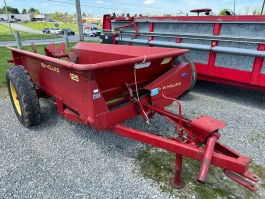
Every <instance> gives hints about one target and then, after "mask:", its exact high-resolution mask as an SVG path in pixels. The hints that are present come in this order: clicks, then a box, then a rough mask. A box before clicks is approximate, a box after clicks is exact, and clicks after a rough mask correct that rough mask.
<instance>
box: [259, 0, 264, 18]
mask: <svg viewBox="0 0 265 199" xmlns="http://www.w3.org/2000/svg"><path fill="white" fill-rule="evenodd" d="M264 5H265V0H263V4H262V8H261V12H260V14H261V15H262V14H263V10H264Z"/></svg>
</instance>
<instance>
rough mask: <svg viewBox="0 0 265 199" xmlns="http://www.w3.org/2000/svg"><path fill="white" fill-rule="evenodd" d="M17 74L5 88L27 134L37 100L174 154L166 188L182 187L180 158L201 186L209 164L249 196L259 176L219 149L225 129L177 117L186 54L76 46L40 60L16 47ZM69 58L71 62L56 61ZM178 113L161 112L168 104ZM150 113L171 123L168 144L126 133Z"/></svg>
mask: <svg viewBox="0 0 265 199" xmlns="http://www.w3.org/2000/svg"><path fill="white" fill-rule="evenodd" d="M9 49H10V50H11V51H12V56H13V60H12V62H13V63H14V65H15V66H14V67H11V68H9V69H8V70H7V86H8V90H9V94H10V99H11V101H12V104H13V107H14V110H15V113H16V115H17V117H18V119H19V121H20V122H21V123H22V124H23V125H25V126H26V127H29V126H32V125H36V124H38V123H39V122H40V120H39V119H40V107H39V102H38V99H39V97H53V98H54V99H55V101H56V104H57V108H58V113H59V114H61V115H62V116H63V117H65V118H68V119H70V120H73V121H76V122H79V123H82V124H85V125H88V126H93V127H94V128H96V129H97V130H106V129H107V130H111V131H113V132H114V133H116V134H118V135H121V136H124V137H127V138H131V139H134V140H138V141H141V142H143V143H146V144H150V145H152V146H155V147H159V148H162V149H165V150H168V151H171V152H173V153H176V174H175V176H174V177H173V178H172V180H171V184H172V185H173V186H174V187H176V188H181V187H182V186H183V183H182V182H183V181H182V179H181V170H182V157H183V156H185V157H189V158H192V159H195V160H198V161H200V162H201V167H200V170H199V173H198V176H197V180H198V181H200V182H205V180H206V177H207V174H208V169H209V166H210V165H214V166H218V167H221V168H223V169H224V173H225V174H226V175H227V176H228V177H230V178H231V179H233V180H235V181H236V182H238V183H239V184H241V185H243V186H245V187H246V188H248V189H249V190H252V191H253V190H255V189H256V186H255V185H254V184H253V183H252V182H251V181H253V182H257V181H258V177H257V176H256V175H254V174H253V173H252V172H250V171H249V170H248V167H249V164H250V162H251V160H250V159H249V158H248V157H245V156H243V155H241V154H239V153H237V152H235V151H233V150H232V149H230V148H228V147H227V146H225V145H223V144H221V143H219V142H218V141H217V140H218V139H219V138H220V134H219V133H218V130H219V129H220V128H223V127H224V126H225V124H224V123H223V122H221V121H218V120H215V119H213V118H211V117H209V116H200V117H198V118H195V119H193V120H189V119H186V118H184V117H183V116H182V109H181V104H180V102H179V101H178V100H176V98H178V97H179V96H181V95H182V94H183V93H185V92H186V91H187V90H189V89H190V87H192V84H193V83H194V82H193V81H194V77H193V75H194V68H193V65H192V62H190V60H187V59H185V53H187V52H188V50H185V49H174V48H149V47H137V46H118V45H107V44H105V45H104V44H91V43H78V44H76V45H75V46H74V47H73V48H72V51H71V53H69V54H68V53H66V52H65V51H64V50H62V49H64V48H63V47H62V46H61V47H59V50H57V51H56V50H55V49H54V46H53V45H50V46H49V47H48V48H46V54H47V55H49V56H47V55H40V54H37V53H33V52H28V51H24V50H20V49H16V48H9ZM63 57H67V59H68V60H62V59H60V58H63ZM174 101H175V102H176V103H177V104H178V106H179V109H178V114H174V113H170V112H168V111H166V110H164V108H165V107H166V106H168V105H170V104H171V103H172V102H174ZM155 113H158V114H160V115H162V116H164V117H166V118H167V119H169V120H170V121H171V122H172V123H173V124H174V125H175V126H176V127H177V131H178V133H177V134H176V136H175V137H173V138H171V139H169V138H165V137H161V136H158V135H154V134H152V133H149V132H143V131H140V130H137V129H132V128H130V127H127V126H124V125H122V124H121V122H123V121H126V120H128V119H129V118H132V117H135V116H137V115H141V116H142V117H143V121H144V122H146V123H149V122H150V120H151V118H152V117H153V116H154V114H155Z"/></svg>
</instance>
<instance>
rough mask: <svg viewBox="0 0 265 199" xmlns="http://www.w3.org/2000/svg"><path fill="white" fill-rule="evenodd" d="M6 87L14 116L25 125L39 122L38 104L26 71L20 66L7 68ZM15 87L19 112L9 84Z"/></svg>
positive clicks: (29, 125)
mask: <svg viewBox="0 0 265 199" xmlns="http://www.w3.org/2000/svg"><path fill="white" fill-rule="evenodd" d="M6 82H7V88H8V92H9V96H10V100H11V102H12V105H13V108H14V111H15V113H16V116H17V118H18V120H19V121H20V123H21V124H23V125H24V126H25V127H31V126H35V125H38V124H39V123H40V104H39V98H38V97H37V94H36V90H35V88H34V85H33V82H32V80H31V78H30V76H29V74H28V73H27V71H26V70H25V69H24V68H22V67H21V66H13V67H10V68H8V70H7V72H6ZM10 82H11V83H12V85H13V89H15V92H16V95H17V99H18V101H19V104H20V109H21V114H19V112H18V110H17V108H16V106H15V102H14V99H13V97H12V93H11V84H10Z"/></svg>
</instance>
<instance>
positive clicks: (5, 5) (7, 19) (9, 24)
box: [4, 0, 13, 35]
mask: <svg viewBox="0 0 265 199" xmlns="http://www.w3.org/2000/svg"><path fill="white" fill-rule="evenodd" d="M4 2H5V10H6V16H7V21H8V26H9V29H10V34H11V35H13V32H12V28H11V25H10V20H9V15H8V12H7V6H6V0H4Z"/></svg>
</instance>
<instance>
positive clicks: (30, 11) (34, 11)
mask: <svg viewBox="0 0 265 199" xmlns="http://www.w3.org/2000/svg"><path fill="white" fill-rule="evenodd" d="M28 13H33V14H40V10H38V9H35V8H33V7H31V8H30V9H28Z"/></svg>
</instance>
